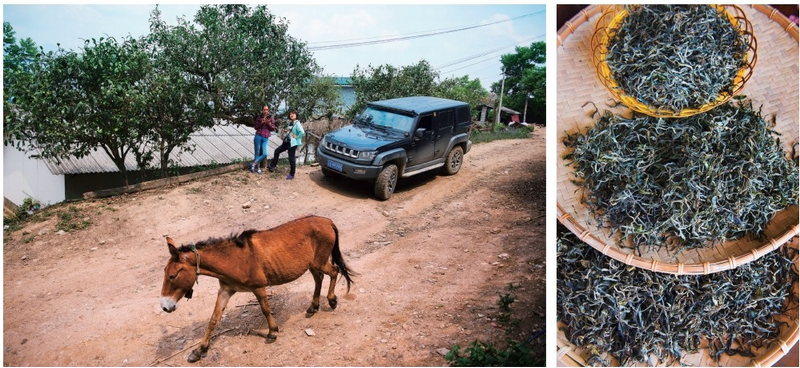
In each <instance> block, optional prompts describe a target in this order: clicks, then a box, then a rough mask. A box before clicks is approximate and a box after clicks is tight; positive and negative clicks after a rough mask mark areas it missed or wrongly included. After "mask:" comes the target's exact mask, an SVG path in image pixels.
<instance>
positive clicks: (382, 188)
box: [375, 164, 397, 201]
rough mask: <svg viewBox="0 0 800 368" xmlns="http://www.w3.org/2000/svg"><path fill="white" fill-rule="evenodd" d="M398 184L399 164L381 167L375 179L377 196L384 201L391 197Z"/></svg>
mask: <svg viewBox="0 0 800 368" xmlns="http://www.w3.org/2000/svg"><path fill="white" fill-rule="evenodd" d="M396 185H397V165H395V164H388V165H386V166H384V167H383V169H381V172H380V173H378V178H377V179H376V180H375V197H377V198H378V199H380V200H384V201H385V200H387V199H389V198H391V197H392V193H394V189H395V186H396Z"/></svg>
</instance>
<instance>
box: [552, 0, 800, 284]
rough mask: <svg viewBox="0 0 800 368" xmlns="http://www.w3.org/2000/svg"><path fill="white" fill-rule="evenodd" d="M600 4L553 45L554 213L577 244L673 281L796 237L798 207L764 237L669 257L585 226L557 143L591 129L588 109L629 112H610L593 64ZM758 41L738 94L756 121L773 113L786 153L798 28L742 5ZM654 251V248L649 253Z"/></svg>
mask: <svg viewBox="0 0 800 368" xmlns="http://www.w3.org/2000/svg"><path fill="white" fill-rule="evenodd" d="M603 10H604V7H602V6H590V7H588V8H586V9H584V10H583V11H582V12H581V13H579V14H578V15H576V16H575V17H574V18H573V19H572V20H570V21H569V22H567V23H566V24H565V25H564V26H563V27H562V28H561V29H560V30H559V32H558V39H557V45H558V46H557V58H558V62H557V73H558V74H557V84H558V87H557V89H558V99H557V107H556V109H557V119H558V129H557V133H556V134H557V137H558V138H557V143H556V146H557V149H556V150H557V162H558V168H557V180H558V194H557V208H558V219H559V221H560V222H561V223H562V224H563V225H565V226H566V227H567V228H569V229H570V231H572V232H573V233H575V235H577V236H578V237H579V238H580V239H581V240H583V241H584V242H586V243H587V244H589V245H591V246H592V247H594V248H595V249H597V250H599V251H601V252H603V254H606V255H608V256H610V257H613V258H614V259H617V260H618V261H620V262H624V263H626V264H628V265H633V266H636V267H640V268H645V269H648V270H651V271H656V272H664V273H671V274H677V275H698V274H709V273H713V272H719V271H723V270H728V269H732V268H735V267H738V266H740V265H742V264H745V263H747V262H751V261H753V260H755V259H758V258H760V257H762V256H764V255H765V254H767V253H768V252H771V251H773V250H775V249H777V248H778V247H780V246H781V245H782V244H784V243H786V242H787V241H789V240H790V239H791V238H793V237H794V236H796V235H798V234H800V224H799V223H798V217H799V216H798V208H797V206H791V207H790V208H788V209H786V210H784V211H781V212H779V213H777V214H776V215H775V217H774V218H773V220H772V221H771V222H770V223H769V224H768V226H767V229H766V231H765V236H764V238H762V239H750V237H745V238H744V239H741V240H737V241H728V242H724V243H721V244H718V245H716V246H714V247H708V248H702V249H692V250H684V251H683V252H681V253H679V254H677V255H676V254H672V253H670V252H669V251H668V250H666V249H664V248H665V247H662V249H661V250H660V251H648V252H645V253H643V254H641V255H637V254H636V253H635V250H634V249H632V248H629V247H619V246H618V245H617V244H618V241H619V235H616V236H612V235H611V232H610V230H608V229H604V228H600V227H598V226H596V225H594V221H590V216H591V215H590V214H589V212H588V208H587V207H586V206H585V205H584V204H582V203H581V202H580V196H581V191H580V190H579V188H578V187H577V186H576V185H574V184H573V183H572V182H571V180H572V179H574V175H573V174H572V168H571V167H570V166H567V165H568V163H567V162H566V161H565V160H564V159H563V156H564V154H565V153H566V152H567V148H566V147H565V146H564V144H563V143H562V139H563V138H564V137H565V136H566V135H568V134H575V133H578V132H585V131H586V130H587V128H588V127H590V126H592V125H593V124H594V123H595V119H594V118H592V117H591V114H592V113H593V111H594V107H593V105H592V104H589V105H587V103H589V102H591V103H593V104H594V106H597V107H598V108H599V109H601V112H602V110H606V109H607V110H611V111H613V112H615V113H621V114H626V113H627V114H629V113H630V110H628V109H627V108H625V107H624V106H622V105H620V106H622V107H620V106H618V107H616V108H613V109H612V108H610V107H607V104H610V102H611V101H613V99H614V97H613V96H612V95H611V94H610V93H609V91H608V90H607V89H606V88H605V87H604V86H603V84H602V83H601V81H600V80H599V78H598V77H597V75H596V71H595V68H594V65H593V64H592V48H591V38H592V35H593V32H594V26H595V24H596V22H597V20H598V18H599V17H600V15H601V13H602V12H603ZM742 10H743V11H744V13H745V14H746V16H747V18H748V19H749V20H750V22H751V23H752V25H753V31H754V33H755V35H756V36H757V37H758V39H759V45H758V68H756V69H754V70H753V75H752V77H751V78H750V80H749V81H748V83H747V85H746V86H745V87H744V89H743V90H742V93H741V94H742V95H745V96H747V97H748V98H750V99H752V101H753V106H754V108H758V107H759V106H761V107H762V110H761V111H762V115H763V116H765V117H769V116H771V115H772V114H776V126H775V127H774V129H775V130H776V131H778V132H779V133H781V134H782V136H781V137H780V139H781V143H782V144H783V146H784V149H785V150H786V151H787V152H792V145H793V143H795V142H797V141H798V135H800V134H798V126H800V108H798V101H799V100H800V93H799V92H798V85H799V84H800V66H799V65H800V63H798V28H797V25H795V24H794V23H792V22H790V21H789V20H788V19H786V17H784V16H783V15H781V14H780V13H778V12H777V11H775V9H773V8H771V7H769V6H766V5H756V6H742ZM654 249H657V247H654Z"/></svg>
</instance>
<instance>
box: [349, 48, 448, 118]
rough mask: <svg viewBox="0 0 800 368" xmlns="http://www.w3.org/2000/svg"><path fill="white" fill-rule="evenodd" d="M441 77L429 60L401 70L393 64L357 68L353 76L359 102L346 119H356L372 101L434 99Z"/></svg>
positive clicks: (357, 101)
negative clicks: (409, 98)
mask: <svg viewBox="0 0 800 368" xmlns="http://www.w3.org/2000/svg"><path fill="white" fill-rule="evenodd" d="M438 76H439V73H437V72H436V71H435V70H434V69H433V68H432V67H431V65H430V64H429V63H428V62H427V61H425V60H421V61H420V62H419V63H417V64H416V65H409V66H405V67H402V68H400V69H397V68H395V67H394V66H392V65H389V64H385V65H381V66H379V67H377V68H373V67H372V66H369V67H367V68H365V69H363V70H362V69H360V68H359V67H358V66H356V69H355V70H354V71H353V75H352V79H353V89H354V91H355V94H356V101H355V103H354V104H353V106H351V107H350V109H349V110H348V111H347V114H346V116H347V118H348V119H352V118H353V117H355V116H356V114H358V113H359V112H361V110H363V109H364V107H366V106H367V102H370V101H377V100H385V99H390V98H397V97H405V96H418V95H424V96H431V95H433V94H434V92H435V90H436V78H437V77H438Z"/></svg>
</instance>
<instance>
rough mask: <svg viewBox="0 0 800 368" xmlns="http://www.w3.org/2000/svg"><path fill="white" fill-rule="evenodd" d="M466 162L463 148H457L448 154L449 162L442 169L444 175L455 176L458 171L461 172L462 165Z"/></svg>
mask: <svg viewBox="0 0 800 368" xmlns="http://www.w3.org/2000/svg"><path fill="white" fill-rule="evenodd" d="M463 162H464V150H463V149H462V148H461V146H455V147H453V149H452V150H450V153H448V154H447V160H446V161H445V162H444V166H443V167H442V174H445V175H455V174H456V173H457V172H458V170H461V163H463Z"/></svg>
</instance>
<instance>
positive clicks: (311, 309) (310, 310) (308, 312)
mask: <svg viewBox="0 0 800 368" xmlns="http://www.w3.org/2000/svg"><path fill="white" fill-rule="evenodd" d="M318 311H319V307H316V308H314V307H308V309H306V318H308V317H311V316H313V315H314V313H317V312H318Z"/></svg>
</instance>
